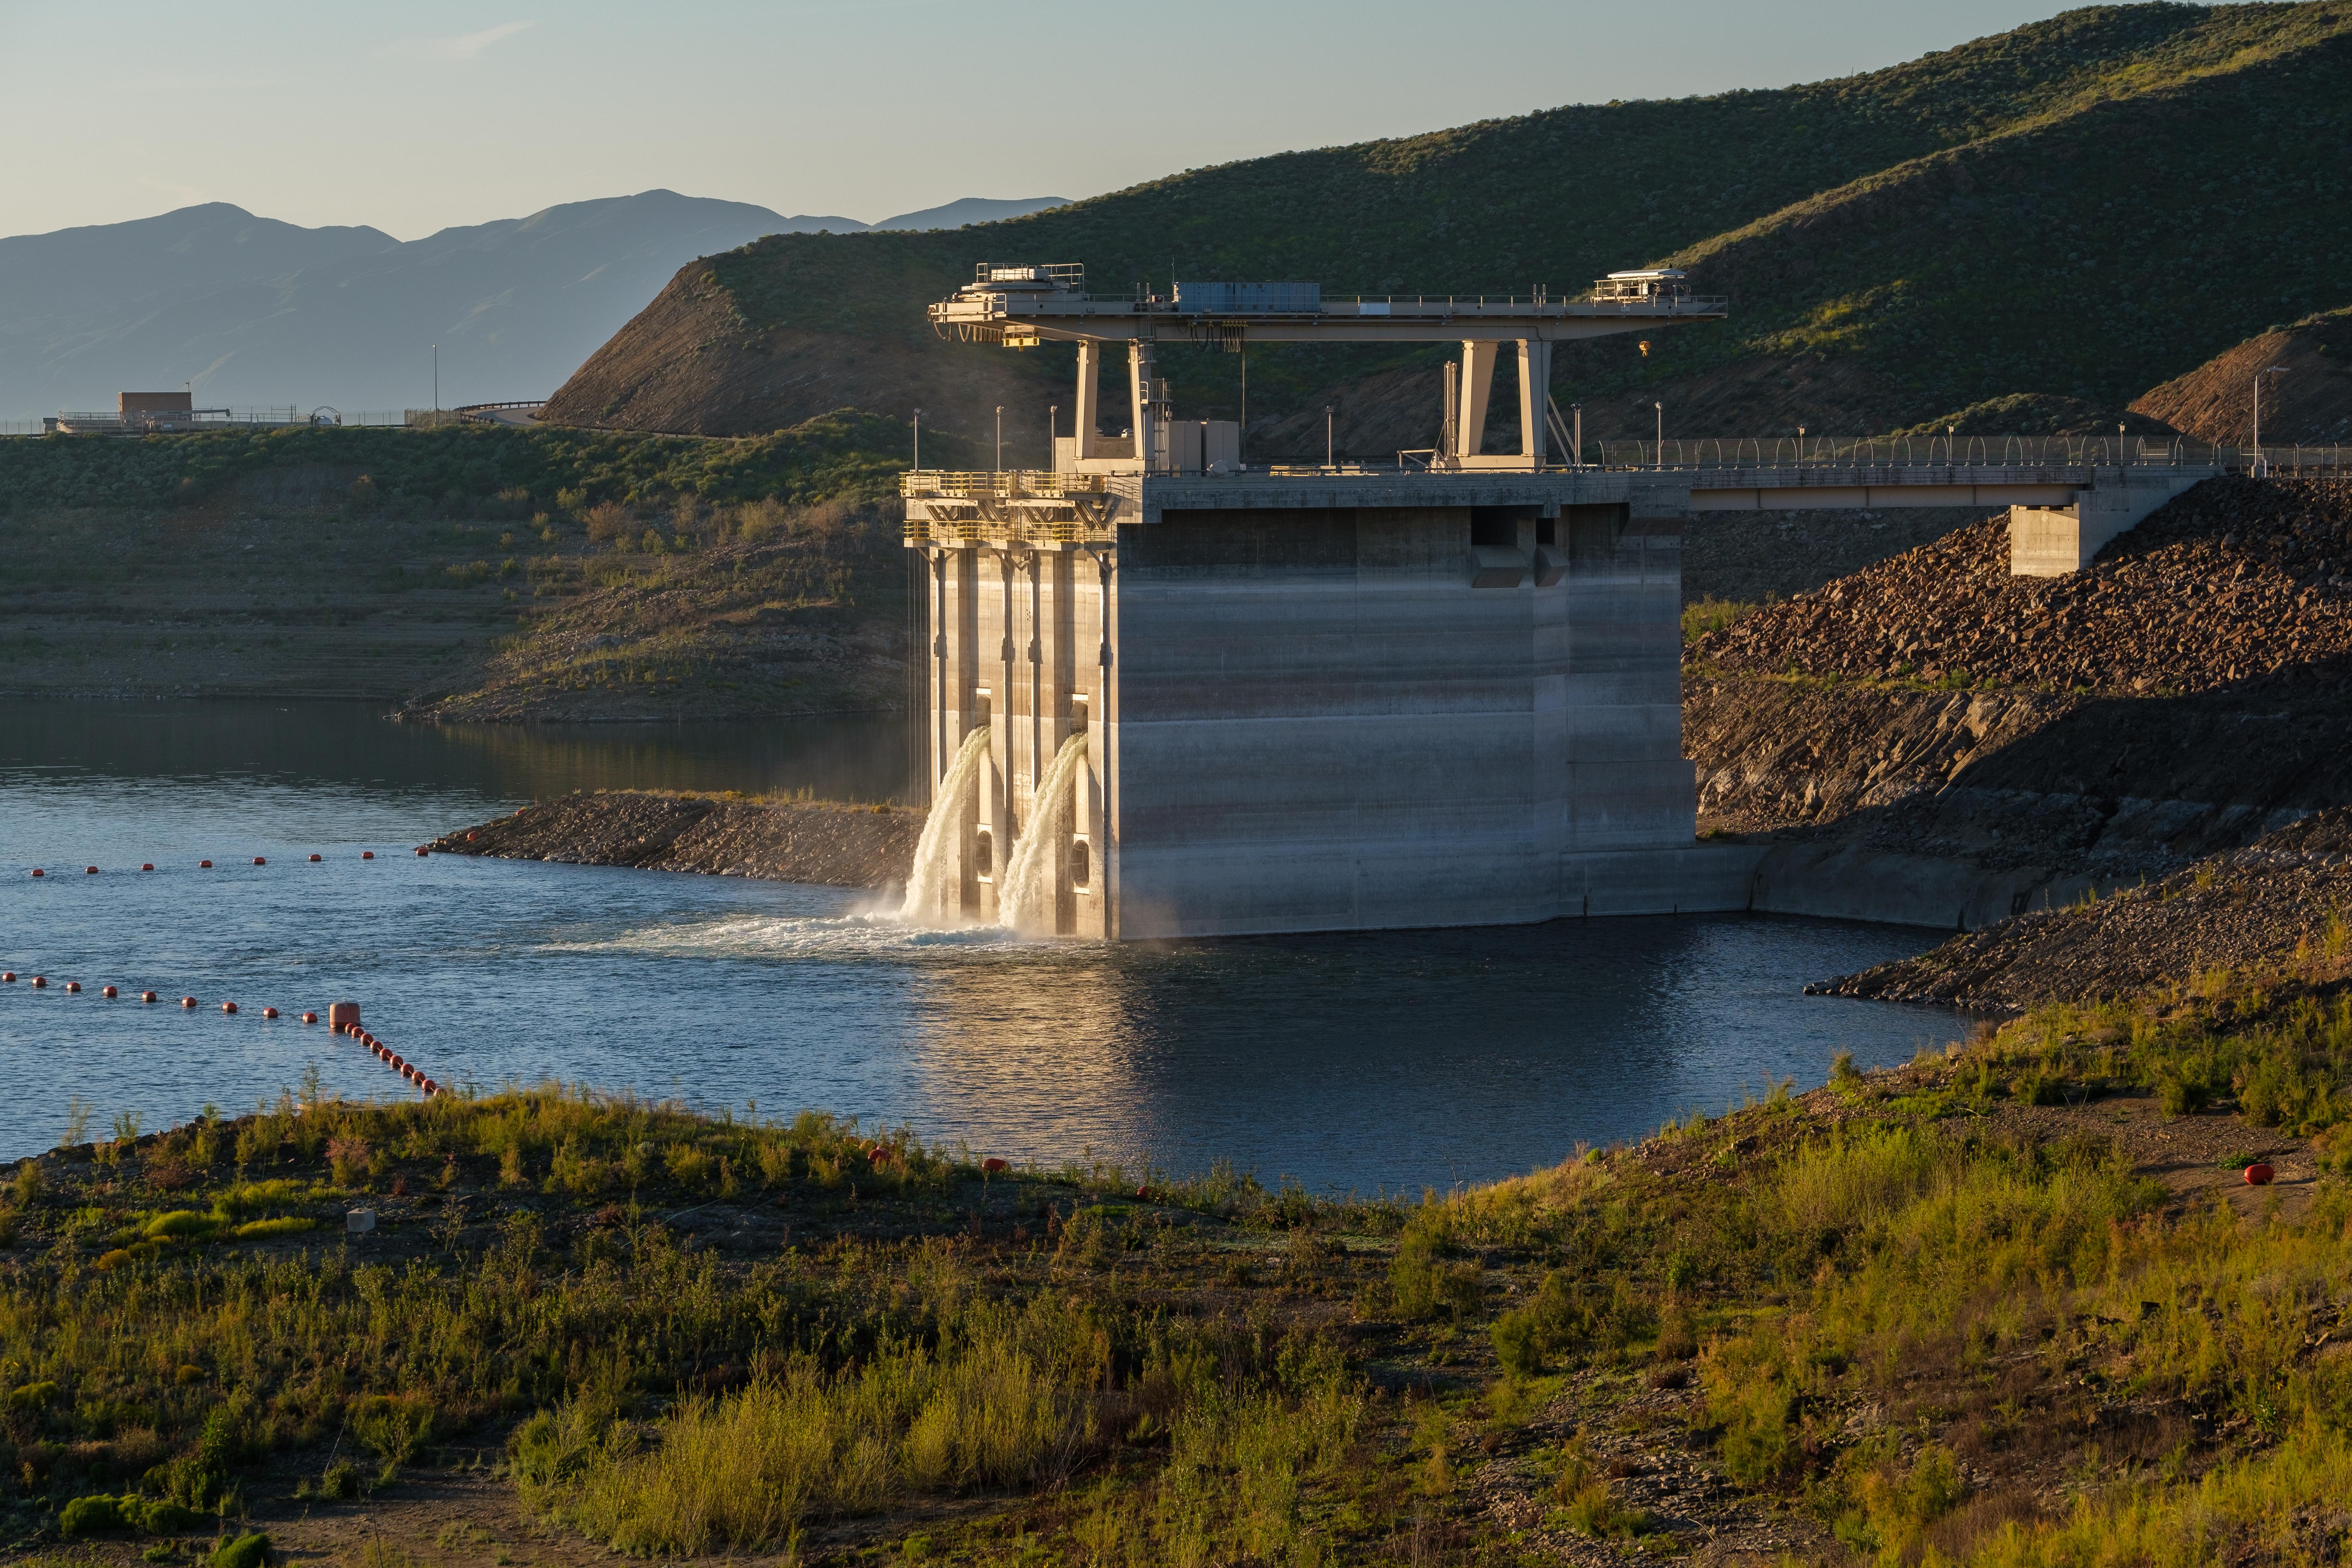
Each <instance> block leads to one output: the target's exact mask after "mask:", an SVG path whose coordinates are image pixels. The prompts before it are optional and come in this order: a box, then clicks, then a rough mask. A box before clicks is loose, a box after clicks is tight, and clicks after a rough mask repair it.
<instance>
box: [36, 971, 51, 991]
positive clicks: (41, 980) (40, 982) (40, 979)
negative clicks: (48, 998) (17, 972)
mask: <svg viewBox="0 0 2352 1568" xmlns="http://www.w3.org/2000/svg"><path fill="white" fill-rule="evenodd" d="M48 983H49V982H48V979H47V976H45V975H39V974H36V975H34V976H33V989H34V990H36V991H38V990H39V989H40V988H41V987H43V986H44V985H47V984H48Z"/></svg>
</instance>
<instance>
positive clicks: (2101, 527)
mask: <svg viewBox="0 0 2352 1568" xmlns="http://www.w3.org/2000/svg"><path fill="white" fill-rule="evenodd" d="M2205 477H2206V476H2205V474H2204V473H2202V472H2191V473H2186V474H2184V473H2181V472H2179V471H2177V470H2171V469H2164V468H2094V469H2093V470H2092V471H2091V483H2090V487H2089V488H2088V489H2081V490H2077V491H2076V492H2075V493H2074V504H2073V505H2072V506H2064V507H2047V506H2012V507H2011V508H2010V509H2009V574H2010V575H2011V576H2012V577H2063V576H2066V575H2068V574H2072V573H2075V572H2080V571H2081V570H2083V568H2084V567H2085V566H2088V565H2089V564H2090V563H2091V562H2092V560H2093V559H2094V558H2095V557H2096V556H2097V554H2098V553H2099V552H2100V551H2102V550H2104V549H2105V548H2106V546H2107V543H2108V542H2109V541H2110V540H2113V539H2114V538H2115V537H2116V535H2117V534H2121V533H2126V532H2128V531H2131V530H2132V529H2134V528H2136V527H2137V526H2138V525H2139V522H2140V520H2141V519H2143V518H2145V517H2147V515H2148V513H2150V512H2152V511H2154V510H2156V509H2157V508H2158V507H2160V506H2162V505H2163V504H2164V503H2165V502H2167V501H2168V500H2171V499H2172V498H2173V497H2175V496H2177V495H2179V494H2180V493H2181V492H2182V491H2183V490H2185V489H2189V487H2190V486H2191V485H2193V484H2195V483H2197V482H2198V480H2200V479H2203V478H2205Z"/></svg>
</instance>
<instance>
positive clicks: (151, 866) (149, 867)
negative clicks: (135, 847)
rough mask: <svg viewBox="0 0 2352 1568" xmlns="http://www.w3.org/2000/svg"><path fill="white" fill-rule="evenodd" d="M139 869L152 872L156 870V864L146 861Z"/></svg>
mask: <svg viewBox="0 0 2352 1568" xmlns="http://www.w3.org/2000/svg"><path fill="white" fill-rule="evenodd" d="M154 868H155V862H154V861H152V860H149V861H146V862H144V863H142V865H141V866H140V869H141V870H142V871H152V870H153V869H154Z"/></svg>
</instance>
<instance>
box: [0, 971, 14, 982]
mask: <svg viewBox="0 0 2352 1568" xmlns="http://www.w3.org/2000/svg"><path fill="white" fill-rule="evenodd" d="M14 984H16V971H15V970H13V969H0V985H14Z"/></svg>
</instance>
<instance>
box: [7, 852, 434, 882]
mask: <svg viewBox="0 0 2352 1568" xmlns="http://www.w3.org/2000/svg"><path fill="white" fill-rule="evenodd" d="M417 853H418V854H419V855H422V854H424V853H425V851H423V850H422V849H420V850H418V851H417ZM33 875H34V876H36V877H46V876H47V875H48V873H47V871H44V870H42V869H41V868H39V867H38V866H36V867H34V868H33Z"/></svg>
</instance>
